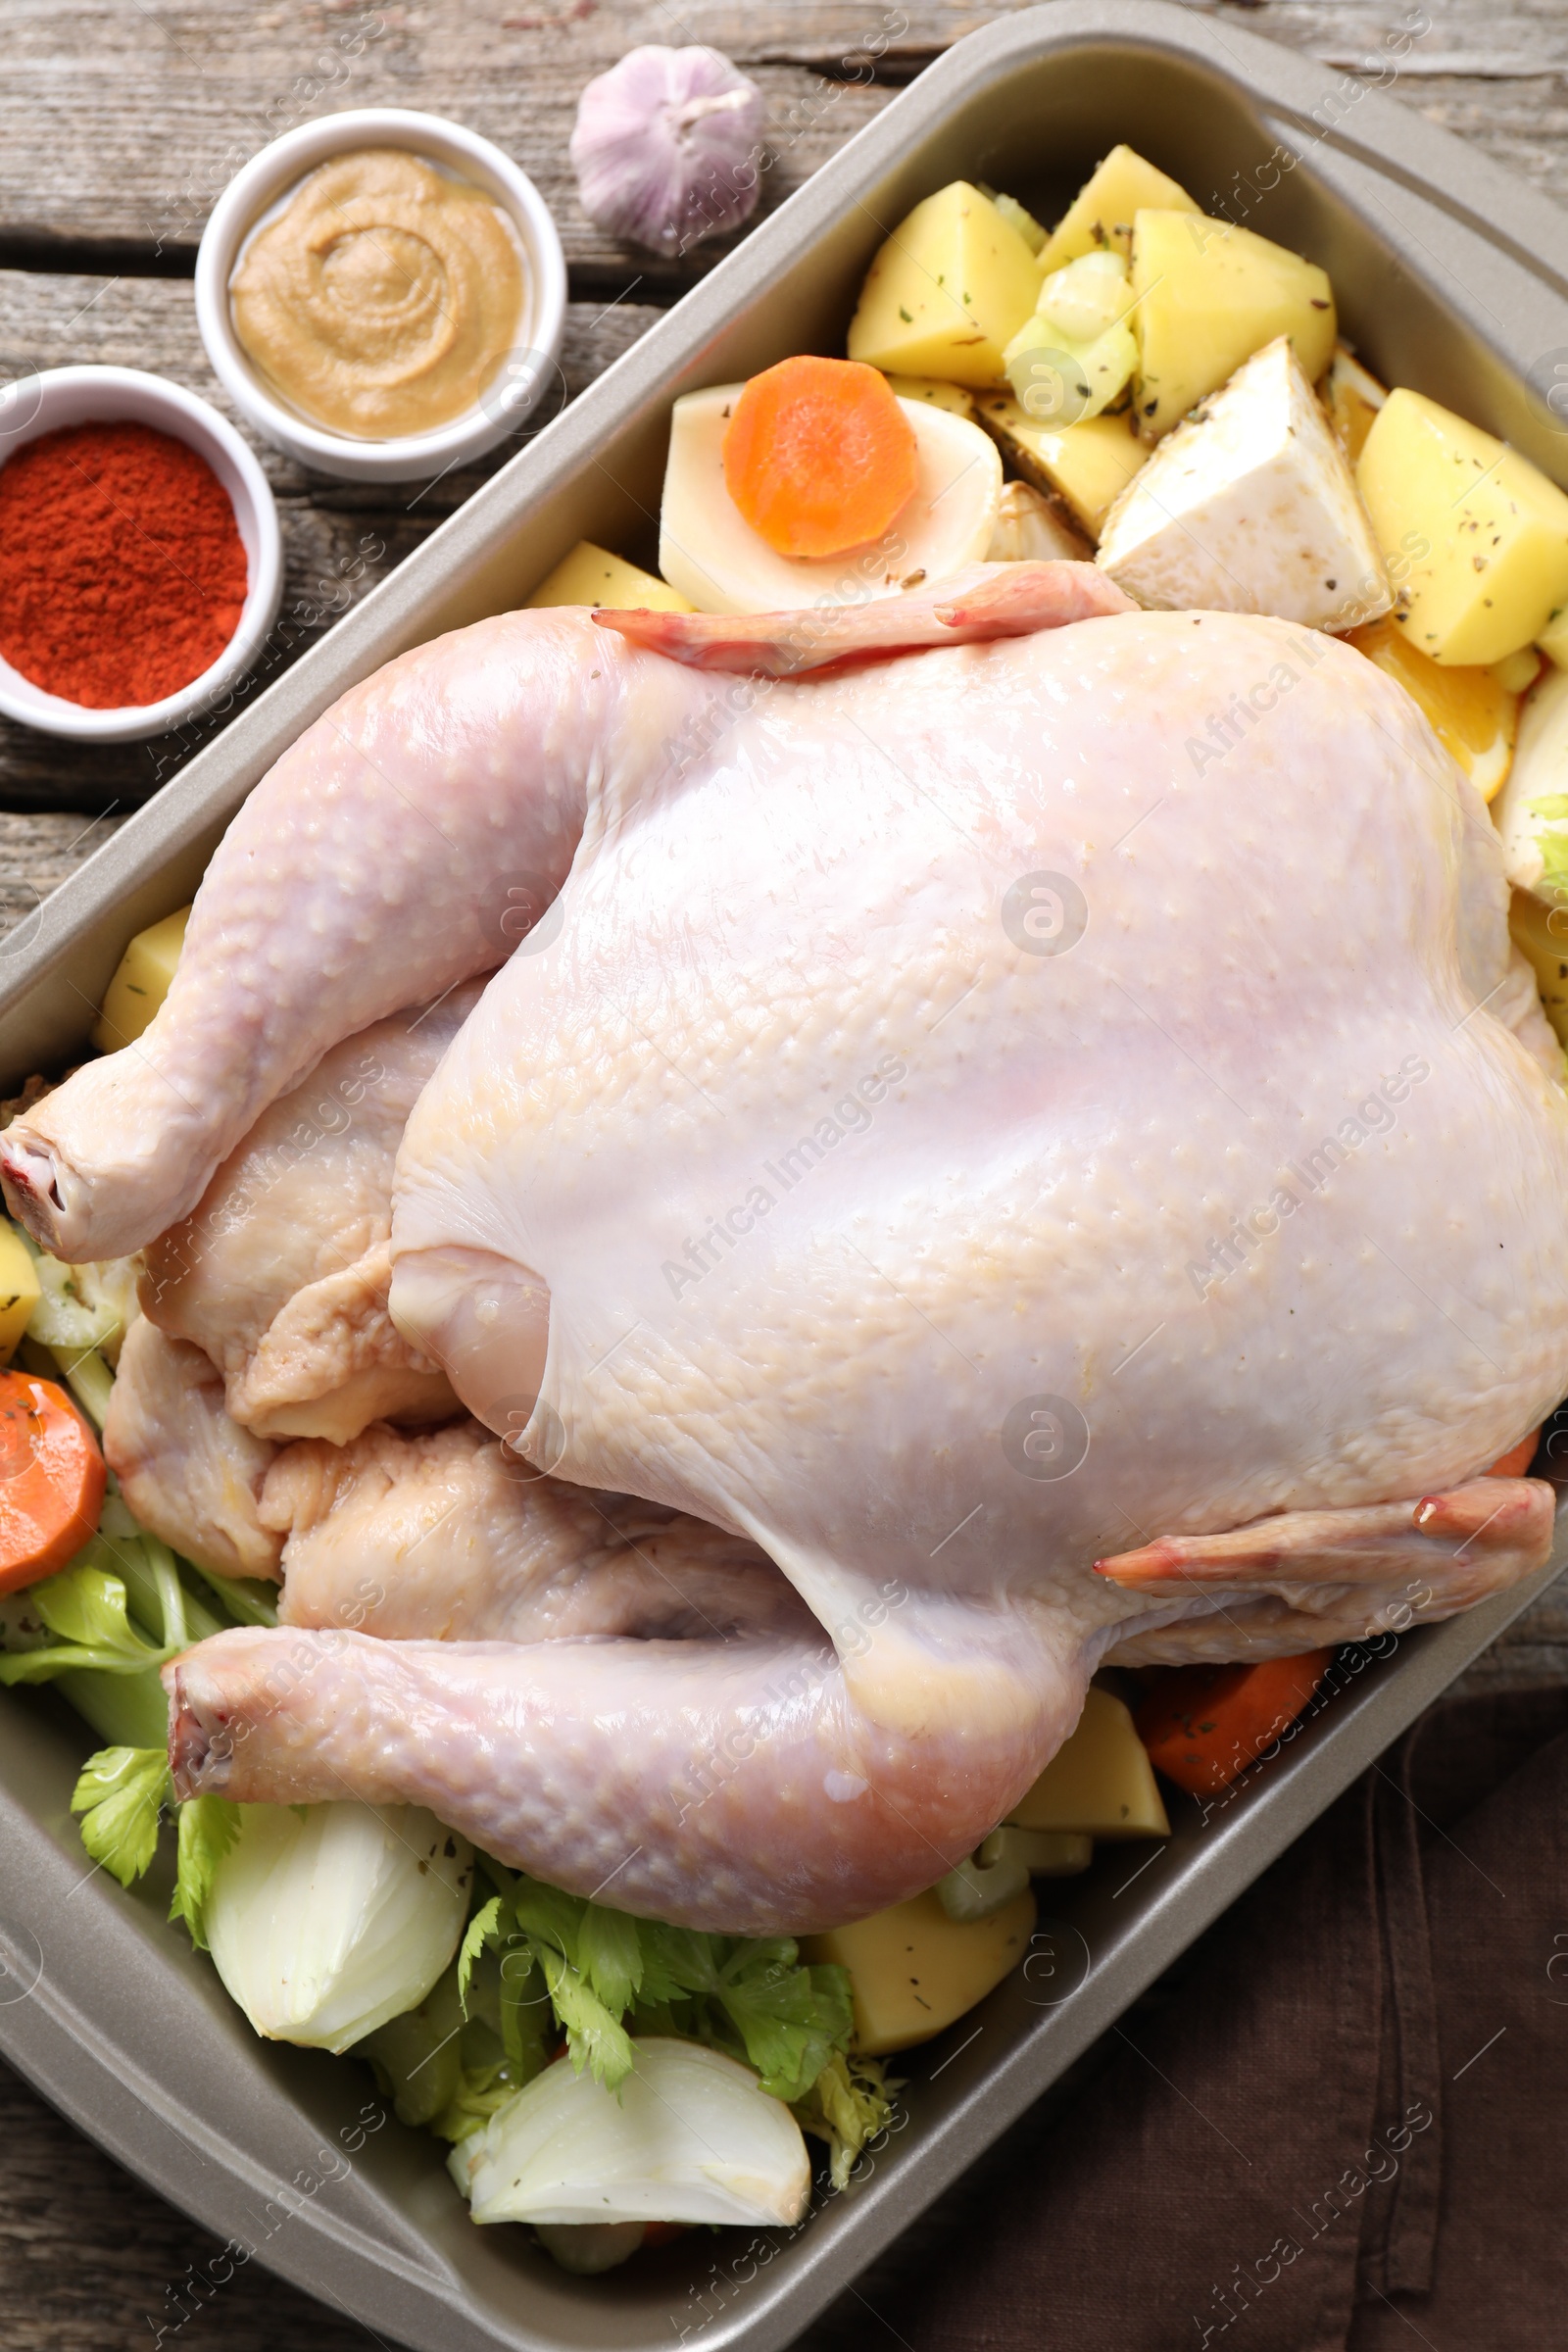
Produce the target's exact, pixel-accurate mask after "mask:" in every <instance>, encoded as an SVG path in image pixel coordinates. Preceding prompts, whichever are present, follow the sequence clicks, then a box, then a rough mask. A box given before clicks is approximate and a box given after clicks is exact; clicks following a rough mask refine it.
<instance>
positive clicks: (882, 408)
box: [724, 358, 918, 556]
mask: <svg viewBox="0 0 1568 2352" xmlns="http://www.w3.org/2000/svg"><path fill="white" fill-rule="evenodd" d="M916 451H917V445H916V442H915V437H914V427H913V425H912V424H911V423H910V422H909V419H908V417H906V415H905V413H904V411H903V409H901V408H900V406H899V403H898V399H897V397H896V395H895V393H894V391H893V389H892V386H891V385H890V384H889V382H888V379H887V377H886V376H885V375H883V374H882V373H881V372H880V370H879V369H877V368H867V367H865V366H863V365H862V364H861V362H860V361H858V360H816V359H810V358H802V359H794V360H780V362H779V364H778V366H777V367H776V368H764V369H763V371H762V373H761V374H760V375H754V376H753V377H752V379H751V381H750V382H749V383H748V384H747V385H746V387H745V389H744V390H743V391H742V393H741V396H740V398H739V400H737V402H736V403H735V414H734V416H733V417H731V418H730V420H729V426H728V429H727V430H726V432H725V434H724V481H725V485H726V487H727V488H728V491H729V494H730V496H731V498H732V499H733V500H734V501H735V504H736V505H737V507H739V509H740V511H741V513H742V514H743V515H745V517H746V519H747V521H748V522H749V523H750V524H751V526H752V528H753V530H754V531H758V532H760V534H761V536H762V537H763V538H764V539H765V540H766V541H767V544H768V546H769V547H771V548H773V549H775V550H776V552H777V553H778V554H779V555H781V556H839V555H842V554H843V553H844V551H845V550H846V548H851V547H863V546H865V544H866V543H867V541H868V540H872V539H880V538H881V536H882V534H883V532H884V531H885V530H886V529H887V527H888V525H889V523H890V522H892V520H893V518H894V516H895V515H897V514H899V513H900V512H901V510H902V509H903V508H904V507H906V506H907V504H908V502H909V500H910V498H911V497H912V496H913V494H914V485H915V479H916V475H917V472H918V460H917V454H916Z"/></svg>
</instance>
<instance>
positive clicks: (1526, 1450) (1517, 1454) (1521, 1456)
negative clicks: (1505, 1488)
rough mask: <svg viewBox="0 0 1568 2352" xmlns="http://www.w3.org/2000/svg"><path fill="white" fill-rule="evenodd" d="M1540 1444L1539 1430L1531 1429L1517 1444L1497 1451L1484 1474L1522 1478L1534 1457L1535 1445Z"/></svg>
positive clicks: (1496, 1476)
mask: <svg viewBox="0 0 1568 2352" xmlns="http://www.w3.org/2000/svg"><path fill="white" fill-rule="evenodd" d="M1540 1444H1541V1431H1540V1430H1539V1429H1533V1430H1532V1431H1531V1432H1530V1435H1529V1437H1528V1438H1521V1439H1520V1441H1519V1443H1518V1445H1517V1446H1509V1448H1508V1450H1507V1452H1506V1453H1499V1454H1498V1456H1497V1458H1496V1460H1495V1462H1494V1463H1493V1465H1492V1468H1491V1469H1490V1470H1489V1471H1488V1472H1487V1474H1486V1475H1487V1476H1488V1478H1523V1477H1524V1474H1525V1472H1526V1471H1527V1470H1528V1469H1529V1467H1530V1465H1531V1463H1532V1462H1533V1461H1534V1460H1535V1458H1536V1447H1537V1446H1539V1445H1540Z"/></svg>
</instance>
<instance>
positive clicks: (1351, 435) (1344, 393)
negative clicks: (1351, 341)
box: [1323, 343, 1389, 466]
mask: <svg viewBox="0 0 1568 2352" xmlns="http://www.w3.org/2000/svg"><path fill="white" fill-rule="evenodd" d="M1388 397H1389V395H1388V392H1387V390H1386V389H1385V387H1384V386H1383V385H1382V384H1380V383H1379V382H1378V379H1377V377H1376V376H1375V375H1369V374H1368V372H1367V370H1366V369H1365V368H1363V367H1362V365H1361V363H1360V361H1359V360H1358V359H1357V358H1356V356H1355V354H1354V353H1353V352H1351V351H1347V349H1346V347H1345V345H1344V344H1343V343H1337V344H1336V345H1335V347H1334V357H1333V359H1332V360H1331V361H1330V362H1329V371H1328V373H1327V375H1326V376H1325V377H1324V378H1323V406H1324V407H1325V408H1326V409H1327V411H1328V413H1329V422H1330V424H1332V425H1333V427H1334V434H1335V438H1336V440H1337V441H1338V442H1339V445H1340V447H1341V448H1342V449H1343V450H1344V452H1345V454H1346V456H1347V457H1348V459H1349V461H1350V464H1351V465H1352V466H1353V465H1354V464H1355V462H1356V460H1357V459H1358V458H1359V456H1360V455H1361V452H1362V450H1363V449H1365V447H1366V437H1367V435H1368V433H1369V432H1370V431H1371V430H1372V422H1373V419H1374V417H1376V416H1377V413H1378V411H1379V409H1381V408H1382V406H1383V404H1384V402H1385V401H1386V400H1387V399H1388Z"/></svg>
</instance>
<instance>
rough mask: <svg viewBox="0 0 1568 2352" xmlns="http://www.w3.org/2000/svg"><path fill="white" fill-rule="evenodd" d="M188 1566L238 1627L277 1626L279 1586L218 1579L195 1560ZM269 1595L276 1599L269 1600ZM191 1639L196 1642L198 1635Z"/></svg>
mask: <svg viewBox="0 0 1568 2352" xmlns="http://www.w3.org/2000/svg"><path fill="white" fill-rule="evenodd" d="M185 1564H186V1566H187V1567H189V1568H191V1569H192V1570H193V1572H194V1574H195V1575H197V1576H199V1577H200V1578H201V1580H202V1583H203V1584H204V1585H205V1586H206V1587H207V1590H208V1591H209V1592H210V1593H213V1594H214V1595H215V1596H216V1598H217V1600H218V1604H219V1606H220V1608H222V1609H226V1610H227V1612H228V1614H229V1616H230V1617H232V1618H233V1619H235V1621H236V1622H237V1623H238V1624H240V1625H275V1624H276V1623H277V1601H276V1597H275V1595H276V1593H277V1587H276V1586H275V1585H265V1584H263V1583H262V1582H261V1580H260V1578H259V1577H254V1576H214V1575H213V1574H212V1573H211V1571H210V1570H208V1569H206V1568H197V1567H196V1565H195V1562H194V1561H187V1562H186V1563H185ZM269 1595H271V1596H272V1597H269ZM196 1605H197V1606H198V1607H200V1605H201V1604H200V1602H198V1603H197V1604H196ZM191 1639H192V1641H194V1640H195V1639H196V1637H195V1635H194V1633H193V1634H192V1636H191Z"/></svg>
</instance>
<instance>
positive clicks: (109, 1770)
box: [71, 1747, 169, 1887]
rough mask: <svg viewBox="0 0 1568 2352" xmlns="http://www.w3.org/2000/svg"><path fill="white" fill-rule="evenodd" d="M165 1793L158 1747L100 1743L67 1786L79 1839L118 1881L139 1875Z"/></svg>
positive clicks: (152, 1845) (165, 1766)
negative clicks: (70, 1788) (71, 1786)
mask: <svg viewBox="0 0 1568 2352" xmlns="http://www.w3.org/2000/svg"><path fill="white" fill-rule="evenodd" d="M168 1793H169V1763H168V1759H167V1758H166V1756H165V1754H164V1751H163V1749H162V1748H161V1747H103V1748H100V1749H99V1751H98V1753H97V1754H96V1755H95V1756H89V1757H88V1759H87V1761H86V1763H85V1764H84V1765H83V1766H82V1768H81V1774H80V1777H79V1778H78V1780H77V1782H76V1786H75V1789H74V1791H73V1795H72V1799H71V1810H72V1811H73V1813H79V1814H80V1815H81V1816H82V1822H81V1842H82V1844H83V1845H84V1846H85V1847H86V1849H87V1851H88V1853H89V1854H91V1856H92V1858H93V1860H94V1861H95V1862H97V1863H101V1864H102V1866H103V1868H104V1869H105V1870H107V1871H108V1872H109V1874H110V1876H111V1877H112V1878H116V1879H118V1880H119V1881H120V1884H121V1885H122V1887H128V1886H129V1885H130V1883H131V1881H132V1879H139V1878H140V1877H141V1875H142V1872H143V1871H144V1870H146V1868H147V1867H148V1865H149V1863H150V1862H151V1861H152V1858H153V1855H154V1853H155V1851H156V1850H157V1846H158V1816H159V1813H160V1810H161V1809H162V1806H163V1803H164V1799H165V1797H166V1796H167V1795H168Z"/></svg>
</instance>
